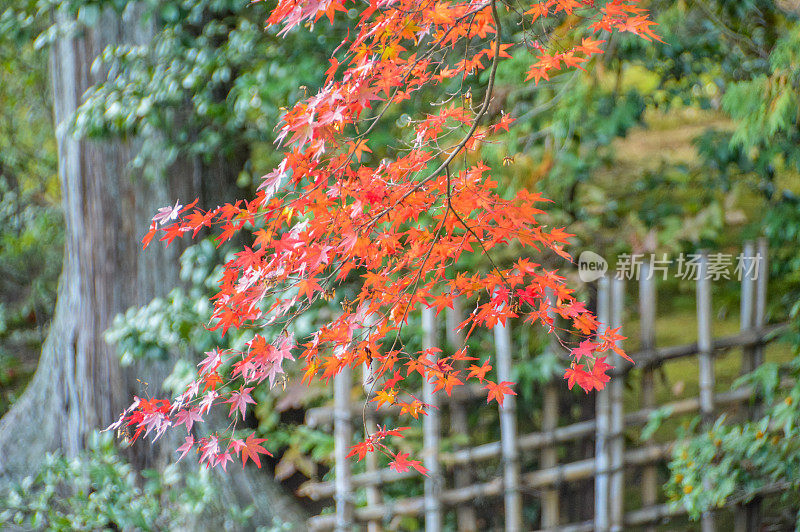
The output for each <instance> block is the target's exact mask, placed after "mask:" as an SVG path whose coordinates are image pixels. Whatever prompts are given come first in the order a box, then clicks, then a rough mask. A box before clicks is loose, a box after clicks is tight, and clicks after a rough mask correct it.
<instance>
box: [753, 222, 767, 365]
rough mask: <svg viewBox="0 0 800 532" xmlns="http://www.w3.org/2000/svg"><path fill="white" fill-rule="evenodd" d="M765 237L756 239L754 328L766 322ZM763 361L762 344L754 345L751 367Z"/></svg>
mask: <svg viewBox="0 0 800 532" xmlns="http://www.w3.org/2000/svg"><path fill="white" fill-rule="evenodd" d="M768 251H769V250H768V249H767V239H766V238H759V239H758V259H757V260H758V263H757V272H758V277H757V278H756V309H755V311H756V312H755V314H756V315H755V319H754V320H753V321H754V323H753V325H755V327H756V329H762V328H763V327H764V324H765V323H766V321H765V320H766V315H767V280H768V279H769V269H768V268H767V266H768V262H767V258H768V257H767V253H768ZM763 363H764V344H762V343H759V344H758V345H756V347H755V350H754V356H753V369H755V368H757V367H758V366H760V365H761V364H763Z"/></svg>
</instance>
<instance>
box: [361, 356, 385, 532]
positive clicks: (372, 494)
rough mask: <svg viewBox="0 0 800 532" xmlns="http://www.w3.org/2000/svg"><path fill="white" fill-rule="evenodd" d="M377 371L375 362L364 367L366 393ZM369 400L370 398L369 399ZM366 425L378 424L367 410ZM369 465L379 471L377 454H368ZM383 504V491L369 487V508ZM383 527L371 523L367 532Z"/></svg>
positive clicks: (372, 427)
mask: <svg viewBox="0 0 800 532" xmlns="http://www.w3.org/2000/svg"><path fill="white" fill-rule="evenodd" d="M374 370H375V362H374V361H373V362H372V364H366V363H365V364H364V366H363V379H362V384H363V386H364V392H365V393H369V391H370V389H371V388H372V373H373V371H374ZM367 399H369V397H367ZM364 423H365V425H366V426H367V430H369V431H373V430H375V427H376V425H377V423H376V422H375V415H374V414H373V413H372V412H371V411H370V410H367V414H366V416H365V419H364ZM365 461H366V463H367V472H368V473H371V472H375V471H377V470H378V454H377V453H367V456H366V458H365ZM381 502H383V501H382V500H381V491H380V489H379V488H378V486H376V485H374V484H372V485H369V486H367V505H368V506H375V505H377V504H381ZM381 530H382V526H381V523H380V521H369V522H368V523H367V532H381Z"/></svg>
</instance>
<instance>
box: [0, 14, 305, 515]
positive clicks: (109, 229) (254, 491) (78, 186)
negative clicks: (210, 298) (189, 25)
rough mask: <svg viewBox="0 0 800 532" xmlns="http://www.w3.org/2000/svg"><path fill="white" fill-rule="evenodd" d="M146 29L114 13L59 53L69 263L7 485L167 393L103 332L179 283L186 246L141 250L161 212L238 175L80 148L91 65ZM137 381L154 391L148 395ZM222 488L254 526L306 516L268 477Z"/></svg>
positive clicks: (25, 402)
mask: <svg viewBox="0 0 800 532" xmlns="http://www.w3.org/2000/svg"><path fill="white" fill-rule="evenodd" d="M56 16H59V14H56ZM140 21H141V19H140V13H138V12H137V10H135V9H134V10H131V9H128V10H126V15H125V17H124V18H122V17H120V16H119V15H117V14H115V13H114V12H111V11H108V12H106V13H104V15H103V16H102V19H101V21H100V22H99V23H98V24H97V26H96V27H95V28H92V29H90V30H87V31H85V32H84V33H83V34H82V35H80V36H78V37H75V38H70V37H61V38H59V39H58V40H57V41H56V42H55V43H54V45H53V48H52V52H51V54H52V55H51V59H52V62H51V70H52V74H51V77H52V83H53V100H54V108H55V109H54V110H55V120H56V127H57V140H58V155H59V177H60V181H61V190H62V196H63V207H64V215H65V232H66V235H65V241H66V242H65V253H64V263H63V270H62V274H61V277H60V280H59V289H58V301H57V304H56V310H55V314H54V318H53V321H52V324H51V326H50V331H49V334H48V336H47V339H46V341H45V343H44V346H43V349H42V354H41V357H40V361H39V366H38V369H37V371H36V374H35V375H34V377H33V379H32V380H31V383H30V384H29V386H28V388H27V389H26V391H25V393H24V394H23V395H22V396H21V397H20V399H19V400H18V401H17V403H15V405H14V406H13V408H12V409H11V411H9V412H8V414H6V416H4V417H3V418H2V419H0V484H2V483H7V482H9V481H14V480H19V479H20V478H22V477H23V476H25V475H29V474H32V473H33V472H35V471H36V470H37V469H38V467H39V465H40V463H41V461H42V456H43V454H44V453H45V452H48V451H53V450H60V451H61V452H63V453H65V454H66V455H68V456H74V455H75V454H76V453H78V452H79V451H80V450H82V449H83V448H84V445H85V443H86V440H87V436H88V434H90V433H91V432H92V431H93V430H96V429H98V428H104V427H106V426H108V425H109V424H110V423H111V422H112V421H114V420H115V419H116V417H117V416H118V415H119V414H120V412H121V411H122V409H123V408H125V407H126V406H127V405H129V404H130V402H131V400H132V396H133V394H139V395H142V394H145V393H148V394H150V395H157V394H159V393H160V388H161V380H163V378H164V376H165V375H166V374H167V373H168V371H169V369H170V368H171V365H170V364H169V363H165V364H163V365H161V366H160V367H153V366H152V365H149V366H148V367H146V368H145V367H133V368H127V369H123V368H121V367H120V364H119V357H118V355H117V352H116V349H115V347H114V346H111V345H107V344H106V342H105V340H104V338H103V332H104V331H105V330H106V329H107V327H108V326H109V325H110V323H111V320H113V318H114V316H115V315H116V314H118V313H119V312H123V311H124V310H126V309H127V308H129V307H131V306H138V305H143V304H145V303H147V302H149V301H150V300H151V299H152V298H153V297H155V296H157V295H161V296H163V295H166V294H167V293H168V292H169V290H170V289H171V288H173V287H174V286H176V285H177V283H178V257H179V254H180V252H181V251H182V248H181V244H180V243H178V244H177V245H176V243H173V245H171V246H170V247H169V248H165V247H164V246H163V245H153V246H150V247H149V248H148V249H147V251H146V252H144V251H142V249H141V244H140V241H141V236H142V234H143V233H144V231H146V229H147V227H148V225H149V220H150V218H151V217H152V215H153V213H154V212H155V210H156V209H157V208H158V207H160V206H164V205H168V204H170V203H171V202H174V201H175V199H181V200H191V199H193V198H195V197H200V198H201V202H204V203H205V202H209V201H211V200H210V199H209V198H207V197H205V196H208V195H209V194H208V191H209V190H212V191H214V192H218V191H219V190H220V189H222V188H224V186H223V185H225V180H226V179H228V177H227V175H230V176H235V175H236V173H237V172H238V168H233V169H231V171H227V172H226V171H225V166H224V165H223V164H218V165H214V166H215V168H214V169H213V170H212V169H211V168H207V167H206V168H203V167H201V165H199V164H191V163H185V164H180V165H177V167H176V168H171V169H170V171H169V172H167V174H168V177H167V178H165V179H160V180H158V179H157V180H150V179H146V178H144V177H142V176H141V175H137V173H136V172H134V171H132V169H131V166H130V164H129V163H130V161H131V159H132V154H133V152H134V150H135V147H136V146H135V142H102V143H100V142H92V141H85V140H76V139H75V138H74V137H73V136H72V135H71V134H70V132H69V131H68V127H67V126H66V124H68V123H69V120H70V117H71V116H72V114H73V113H74V111H75V109H76V108H77V107H78V105H79V104H80V102H81V98H82V95H83V94H84V91H85V90H86V89H87V88H88V87H89V86H91V85H92V84H93V83H95V82H96V81H98V79H97V77H98V75H99V73H97V72H93V71H92V70H91V65H92V61H93V60H94V58H95V57H96V56H97V55H98V54H99V53H100V52H101V51H102V50H103V49H104V48H105V47H106V46H107V45H109V44H113V43H120V42H136V43H143V42H146V41H147V39H148V38H149V36H151V35H152V28H148V27H146V26H143V25H142V24H141V22H140ZM225 174H227V175H225ZM217 199H218V198H217ZM139 379H141V381H145V382H147V383H148V384H147V390H145V389H144V387H145V385H144V384H143V383H142V382H140V381H139ZM174 450H175V445H174V442H171V441H169V439H168V438H167V439H165V441H162V442H159V443H157V444H156V445H152V446H151V445H150V444H149V443H148V442H143V443H137V444H136V445H135V446H134V447H132V449H130V450H129V451H128V453H129V456H128V458H129V459H131V460H132V461H133V463H134V464H135V465H136V466H137V467H140V468H141V467H145V466H146V467H162V466H163V465H164V464H165V463H167V462H168V461H172V460H174V459H175V454H174ZM233 469H234V470H235V469H236V468H233ZM217 480H218V484H219V489H220V493H221V496H222V498H223V502H224V501H231V502H233V501H235V502H237V503H238V504H240V505H242V506H244V505H247V504H255V506H256V508H257V513H256V518H255V521H256V523H257V524H270V523H271V520H272V517H273V516H279V517H280V518H281V519H282V520H286V521H290V522H301V520H302V518H303V517H304V515H303V512H302V509H300V508H299V506H298V505H297V504H296V503H295V502H294V500H293V499H292V498H291V497H290V496H288V495H287V494H285V493H284V492H282V490H281V488H280V486H279V485H277V484H276V483H275V482H274V481H272V479H271V478H269V476H268V475H266V474H263V473H261V474H254V473H253V472H251V471H247V472H239V471H233V472H232V473H229V474H228V475H225V476H219V477H217Z"/></svg>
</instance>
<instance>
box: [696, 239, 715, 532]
mask: <svg viewBox="0 0 800 532" xmlns="http://www.w3.org/2000/svg"><path fill="white" fill-rule="evenodd" d="M699 265H700V267H699V268H698V270H699V271H698V278H697V349H698V365H699V371H700V414H701V415H702V417H703V422H704V423H705V424H709V423H711V422H712V421H713V417H714V354H713V352H712V348H711V312H712V308H711V280H710V278H709V276H708V255H707V253H706V252H705V251H702V252H701V253H700V263H699ZM701 523H702V524H701V526H702V530H703V532H713V531H714V529H715V526H714V514H713V512H704V513H703V517H702V521H701Z"/></svg>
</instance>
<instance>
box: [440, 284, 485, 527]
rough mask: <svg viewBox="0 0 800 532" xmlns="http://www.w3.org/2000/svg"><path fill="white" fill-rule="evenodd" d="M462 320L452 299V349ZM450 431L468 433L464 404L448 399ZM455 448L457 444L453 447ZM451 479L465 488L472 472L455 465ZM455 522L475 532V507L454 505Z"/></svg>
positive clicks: (448, 320)
mask: <svg viewBox="0 0 800 532" xmlns="http://www.w3.org/2000/svg"><path fill="white" fill-rule="evenodd" d="M463 320H464V311H463V309H462V306H461V300H460V299H455V300H453V308H452V309H450V308H448V309H447V313H446V325H447V330H446V336H447V342H448V343H449V344H450V345H451V346H452V347H453V349H460V348H461V347H462V345H463V344H464V333H463V331H458V330H457V328H458V326H459V324H460V323H461V322H462V321H463ZM450 432H451V433H452V434H464V435H468V434H469V424H468V422H467V410H466V408H464V404H463V403H461V402H459V401H456V400H455V399H453V400H451V401H450ZM455 448H456V450H457V449H458V448H459V446H456V447H455ZM453 477H454V478H453V480H454V482H455V487H456V488H465V487H467V486H469V485H470V483H471V482H472V474H471V472H470V469H469V468H468V467H456V468H455V471H454V472H453ZM456 523H457V530H458V532H476V531H477V529H478V524H477V517H476V515H475V508H473V507H472V506H470V505H469V504H460V505H458V506H457V507H456Z"/></svg>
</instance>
